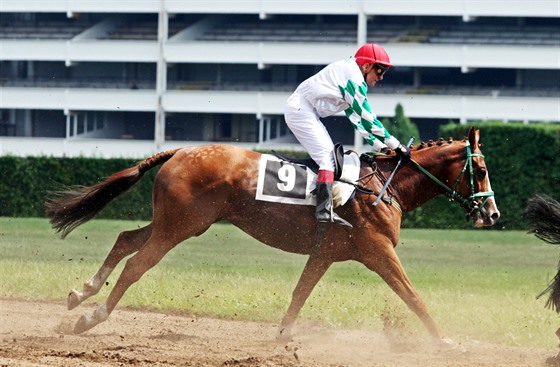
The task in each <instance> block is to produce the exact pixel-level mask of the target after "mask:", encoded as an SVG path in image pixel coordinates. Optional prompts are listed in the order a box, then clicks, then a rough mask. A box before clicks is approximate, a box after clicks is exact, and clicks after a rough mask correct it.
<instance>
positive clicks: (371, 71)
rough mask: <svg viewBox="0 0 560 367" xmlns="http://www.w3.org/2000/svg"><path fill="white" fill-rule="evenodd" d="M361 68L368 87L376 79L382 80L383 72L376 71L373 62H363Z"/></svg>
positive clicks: (373, 84)
mask: <svg viewBox="0 0 560 367" xmlns="http://www.w3.org/2000/svg"><path fill="white" fill-rule="evenodd" d="M361 69H362V73H363V74H364V79H365V80H366V84H367V85H368V87H371V88H373V87H375V84H376V83H377V81H379V80H383V74H378V73H376V70H375V65H374V64H363V65H362V66H361Z"/></svg>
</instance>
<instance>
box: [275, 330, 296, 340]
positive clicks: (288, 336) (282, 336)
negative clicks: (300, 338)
mask: <svg viewBox="0 0 560 367" xmlns="http://www.w3.org/2000/svg"><path fill="white" fill-rule="evenodd" d="M276 341H277V342H278V343H289V342H292V341H293V338H292V333H291V331H290V329H288V328H282V327H281V328H280V329H279V330H278V334H277V335H276Z"/></svg>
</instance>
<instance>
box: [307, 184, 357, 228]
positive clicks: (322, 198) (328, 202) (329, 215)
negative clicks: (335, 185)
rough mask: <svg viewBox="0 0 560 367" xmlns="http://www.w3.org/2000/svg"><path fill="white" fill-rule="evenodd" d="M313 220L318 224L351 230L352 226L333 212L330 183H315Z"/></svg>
mask: <svg viewBox="0 0 560 367" xmlns="http://www.w3.org/2000/svg"><path fill="white" fill-rule="evenodd" d="M315 218H317V222H319V223H336V224H342V225H343V226H347V227H350V228H352V225H351V224H350V223H348V222H347V221H345V220H344V219H342V218H341V217H339V216H338V214H336V213H335V212H334V211H333V198H332V183H329V182H317V209H316V210H315Z"/></svg>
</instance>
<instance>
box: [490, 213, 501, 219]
mask: <svg viewBox="0 0 560 367" xmlns="http://www.w3.org/2000/svg"><path fill="white" fill-rule="evenodd" d="M498 218H500V213H499V212H496V213H492V220H498Z"/></svg>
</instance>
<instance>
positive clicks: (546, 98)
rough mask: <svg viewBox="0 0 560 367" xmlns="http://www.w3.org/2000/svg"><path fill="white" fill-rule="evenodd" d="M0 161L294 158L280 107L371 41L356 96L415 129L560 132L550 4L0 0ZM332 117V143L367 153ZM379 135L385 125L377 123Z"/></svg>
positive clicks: (559, 39) (557, 54) (558, 56)
mask: <svg viewBox="0 0 560 367" xmlns="http://www.w3.org/2000/svg"><path fill="white" fill-rule="evenodd" d="M0 13H1V15H2V20H1V23H0V29H1V32H0V62H1V64H0V65H1V68H2V70H1V71H0V77H1V79H0V81H1V91H0V109H1V122H0V154H2V155H6V154H11V155H17V156H37V155H48V156H67V157H72V156H92V157H138V158H141V157H145V156H148V155H150V154H153V153H155V152H158V151H162V150H166V149H171V148H174V147H178V146H188V145H201V144H208V143H210V142H225V143H230V144H236V145H241V146H244V147H247V148H249V149H261V150H267V149H283V150H299V149H301V147H300V146H299V144H297V142H296V140H295V139H294V138H293V136H292V135H291V134H290V133H289V131H288V130H287V128H286V126H285V123H284V121H283V115H282V114H283V109H284V103H285V100H286V99H287V98H288V96H289V94H290V93H291V91H292V90H293V89H295V87H296V86H297V84H298V83H299V82H301V81H302V80H303V79H304V78H306V77H308V76H310V75H311V74H313V73H314V72H316V71H317V70H319V69H320V68H321V67H322V66H324V65H325V64H327V63H329V62H332V61H335V60H338V59H342V58H345V57H348V56H351V55H353V53H354V52H355V50H356V49H357V47H359V46H360V45H361V44H363V43H366V42H376V43H380V44H382V45H383V46H384V47H385V48H386V50H387V51H388V53H389V55H390V56H391V61H392V62H393V64H394V65H395V66H396V67H395V68H394V70H391V71H390V72H389V73H388V74H387V75H386V78H385V80H384V82H383V83H381V85H380V86H378V87H376V88H375V89H373V90H371V91H370V99H371V101H372V107H373V109H374V111H375V112H376V114H377V115H378V116H379V117H385V118H389V119H390V118H391V117H392V116H393V115H394V110H395V107H396V106H397V104H401V105H402V106H403V107H404V111H405V114H406V115H407V116H408V117H410V118H411V119H412V120H413V121H415V122H416V123H417V125H418V127H419V128H420V130H421V132H425V133H426V135H428V136H429V135H430V134H434V131H437V126H439V124H441V123H446V122H448V121H450V120H452V121H459V122H467V121H472V120H476V121H478V120H482V121H484V120H502V121H522V122H527V123H530V122H541V121H544V122H550V123H558V122H560V100H559V99H560V7H559V2H558V1H557V0H535V1H513V2H512V1H506V0H494V1H479V0H433V1H414V0H392V1H379V0H369V1H368V0H362V1H359V0H331V1H314V0H308V1H291V0H284V1H276V0H245V1H243V0H242V1H226V0H223V1H198V0H197V1H181V0H138V1H134V2H128V1H108V0H97V1H88V0H60V1H56V0H36V1H27V0H2V1H1V2H0ZM344 119H345V118H344V117H343V116H339V117H334V118H331V119H330V120H328V121H326V124H327V127H328V128H329V131H331V134H332V135H333V139H334V140H336V141H342V142H343V143H344V145H345V146H346V147H347V148H350V149H355V150H357V151H364V150H367V146H364V145H363V144H364V143H363V140H362V138H361V137H360V136H359V135H358V134H356V133H355V132H354V131H353V129H352V128H351V127H350V126H351V125H350V124H348V123H346V122H345V120H344ZM387 127H388V128H389V130H390V126H387Z"/></svg>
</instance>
